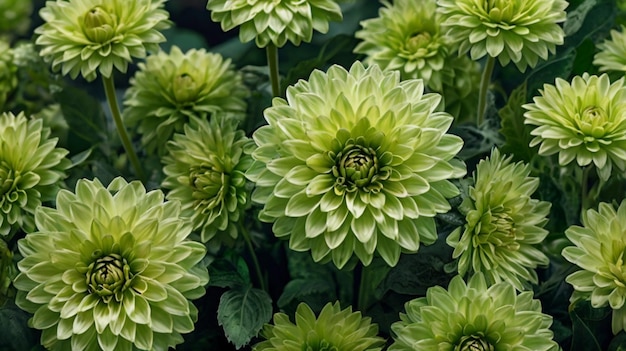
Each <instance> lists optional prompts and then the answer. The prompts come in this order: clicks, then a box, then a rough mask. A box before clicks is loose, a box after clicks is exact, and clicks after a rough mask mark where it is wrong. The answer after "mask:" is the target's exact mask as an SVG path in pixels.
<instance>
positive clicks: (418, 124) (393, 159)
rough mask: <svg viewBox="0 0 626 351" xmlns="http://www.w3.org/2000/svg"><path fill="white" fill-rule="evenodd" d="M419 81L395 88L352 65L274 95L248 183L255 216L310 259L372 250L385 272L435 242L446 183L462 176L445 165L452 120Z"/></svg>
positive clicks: (450, 188) (452, 139)
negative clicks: (270, 224)
mask: <svg viewBox="0 0 626 351" xmlns="http://www.w3.org/2000/svg"><path fill="white" fill-rule="evenodd" d="M440 99H441V97H440V95H439V94H424V85H423V82H422V80H421V79H412V80H406V81H403V82H400V74H399V72H397V71H390V72H383V71H381V69H380V68H379V67H378V66H376V65H374V66H370V67H369V68H367V69H366V68H364V67H363V65H362V64H361V63H360V62H356V63H355V64H353V65H352V67H351V68H350V71H346V70H345V69H344V68H342V67H340V66H336V65H335V66H332V67H331V68H330V69H329V70H328V73H324V72H321V71H314V72H313V73H312V74H311V77H310V78H309V80H308V81H305V80H301V81H299V82H298V83H296V84H295V85H294V86H291V87H289V88H288V89H287V99H286V100H284V99H282V98H275V99H274V101H273V106H272V107H269V108H268V109H266V110H265V119H266V120H267V122H268V125H266V126H263V127H261V128H259V129H258V130H257V131H256V132H255V133H254V135H253V138H254V140H255V141H256V143H257V145H258V146H259V147H258V148H257V149H256V150H255V151H254V152H253V154H252V157H253V158H254V159H255V162H254V164H253V165H252V167H251V169H250V170H249V171H248V172H247V175H248V177H249V178H250V179H251V180H252V181H254V182H256V189H255V191H254V193H253V194H252V200H253V201H255V202H257V203H261V204H264V205H265V206H264V208H263V209H262V211H261V213H260V219H261V220H263V221H266V222H274V226H273V231H274V234H275V235H276V236H277V237H289V246H290V248H291V249H293V250H296V251H306V250H311V253H312V255H313V259H314V260H315V261H322V260H324V261H328V260H330V258H332V260H333V262H334V263H335V265H336V266H337V267H343V266H344V265H345V264H346V263H347V261H348V260H349V259H350V257H351V256H352V254H353V253H355V254H356V256H357V257H358V258H359V259H360V260H361V261H362V262H363V263H364V264H366V265H368V264H369V263H370V262H371V260H372V257H373V255H374V252H378V253H379V254H380V255H381V256H382V257H383V259H384V260H385V261H386V262H387V263H388V264H389V265H391V266H394V265H395V264H396V263H397V262H398V259H399V257H400V252H401V251H405V252H416V251H417V250H418V248H419V245H420V242H423V243H426V244H430V243H432V242H434V241H435V239H436V238H437V232H436V229H435V221H434V219H433V217H434V216H435V215H436V214H437V213H443V212H447V211H448V210H449V209H450V205H449V204H448V201H447V200H446V198H450V197H452V196H455V195H457V194H458V193H459V191H458V189H457V188H456V187H455V186H454V185H453V184H452V183H451V182H450V181H449V180H448V179H450V178H458V177H461V176H463V175H464V174H465V172H466V170H465V166H464V164H463V163H462V162H460V161H458V160H455V159H453V158H454V156H455V155H456V154H457V152H458V151H459V150H460V149H461V147H462V145H463V141H462V139H460V138H459V137H457V136H454V135H450V134H446V131H447V130H448V128H449V127H450V124H451V123H452V116H450V115H449V114H447V113H445V112H435V109H436V108H437V106H438V105H439V101H440Z"/></svg>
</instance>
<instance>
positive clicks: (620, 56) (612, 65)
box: [593, 26, 626, 73]
mask: <svg viewBox="0 0 626 351" xmlns="http://www.w3.org/2000/svg"><path fill="white" fill-rule="evenodd" d="M625 30H626V27H625V26H622V27H621V31H617V30H612V31H611V39H610V40H609V39H607V40H605V41H603V42H602V43H600V44H598V50H599V52H598V53H596V54H595V56H594V57H593V64H594V65H596V66H599V67H600V71H602V72H604V71H618V72H622V73H626V33H624V31H625Z"/></svg>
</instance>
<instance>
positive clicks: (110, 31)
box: [83, 6, 115, 44]
mask: <svg viewBox="0 0 626 351" xmlns="http://www.w3.org/2000/svg"><path fill="white" fill-rule="evenodd" d="M83 30H84V31H85V36H87V38H88V39H89V40H91V41H93V42H95V43H99V44H105V43H107V42H109V41H110V40H111V39H113V36H114V35H115V22H114V21H113V17H111V15H110V14H109V13H108V12H107V11H106V10H105V9H103V8H102V7H101V6H96V7H94V8H92V9H91V10H89V11H88V12H87V13H86V14H85V18H84V19H83Z"/></svg>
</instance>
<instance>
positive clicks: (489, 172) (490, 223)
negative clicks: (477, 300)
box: [447, 149, 550, 290]
mask: <svg viewBox="0 0 626 351" xmlns="http://www.w3.org/2000/svg"><path fill="white" fill-rule="evenodd" d="M511 158H512V157H508V158H505V157H504V156H502V155H501V154H500V152H499V151H498V149H494V150H493V151H492V153H491V158H488V159H486V160H482V161H480V162H479V163H478V166H477V168H476V172H475V173H474V177H473V178H474V186H473V187H471V188H470V191H469V197H467V198H466V199H465V200H464V202H463V203H462V204H461V207H460V209H461V211H462V212H465V215H466V219H467V224H466V225H465V227H464V228H457V229H456V230H455V231H453V232H452V233H451V234H450V236H449V237H448V239H447V242H448V245H450V246H452V247H454V253H453V257H454V258H458V259H459V262H458V270H459V274H461V275H464V274H465V273H467V272H482V273H483V275H484V277H485V280H486V281H487V283H488V284H495V283H499V282H501V281H508V282H509V283H511V285H513V286H514V287H515V288H516V289H518V290H524V289H526V288H529V287H530V286H529V285H530V283H534V284H536V283H537V273H536V272H535V271H534V269H535V268H537V266H538V265H547V264H548V263H549V260H548V257H547V256H546V255H545V254H544V253H543V252H541V251H540V250H538V249H537V248H536V247H535V246H534V245H536V244H539V243H541V242H542V241H543V239H544V238H545V237H546V236H547V235H548V231H547V230H545V229H543V226H544V225H545V224H546V222H547V221H548V220H547V218H546V216H547V215H548V214H549V212H550V203H549V202H546V201H539V200H535V199H533V198H531V195H532V194H533V193H534V192H535V190H537V187H538V186H539V179H538V178H534V177H529V174H530V169H529V168H528V165H524V164H523V163H522V162H518V163H513V162H512V161H511Z"/></svg>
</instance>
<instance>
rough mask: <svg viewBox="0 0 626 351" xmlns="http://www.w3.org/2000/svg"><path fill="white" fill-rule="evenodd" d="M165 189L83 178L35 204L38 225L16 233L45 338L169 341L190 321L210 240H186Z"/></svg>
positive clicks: (27, 291)
mask: <svg viewBox="0 0 626 351" xmlns="http://www.w3.org/2000/svg"><path fill="white" fill-rule="evenodd" d="M163 198H164V196H163V193H162V192H161V191H159V190H155V191H151V192H146V189H145V188H144V187H143V185H142V184H141V183H140V182H138V181H135V182H131V183H127V182H126V181H125V180H124V179H122V178H116V179H114V180H113V181H112V182H111V184H110V185H109V186H108V187H106V188H105V187H104V186H103V185H102V184H101V183H100V182H99V181H98V180H94V181H90V180H85V179H81V180H79V181H78V183H77V184H76V192H75V193H72V192H70V191H67V190H61V191H60V192H59V193H58V196H57V201H56V205H57V208H56V209H52V208H48V207H39V208H38V210H37V213H36V220H37V227H38V229H39V231H38V232H35V233H30V234H28V235H26V237H25V238H24V239H21V240H20V241H19V242H18V245H19V250H20V253H21V254H22V256H24V258H23V259H22V260H21V261H20V262H19V263H18V268H19V270H20V272H21V273H20V274H19V275H18V276H17V277H16V278H15V281H14V285H15V287H16V288H17V289H18V290H19V291H18V295H17V298H16V303H17V305H18V306H19V307H21V308H22V309H24V310H26V311H28V312H31V313H34V315H33V317H32V318H31V320H30V325H31V326H32V327H34V328H36V329H41V330H42V334H41V344H42V345H43V346H45V347H46V348H48V349H52V350H70V349H75V350H85V349H86V350H93V349H102V350H131V349H135V348H136V349H141V350H166V349H167V348H168V347H173V346H175V345H176V344H179V343H181V342H182V341H183V338H182V336H181V333H188V332H191V331H192V330H193V329H194V322H195V321H196V319H197V313H198V310H197V309H196V308H195V306H194V305H193V304H192V303H191V302H190V301H189V300H190V299H196V298H198V297H200V296H202V295H203V294H204V285H205V284H206V283H207V282H208V273H207V270H206V268H205V267H203V266H200V265H198V262H200V261H201V260H202V258H203V257H204V254H205V248H204V245H202V244H201V243H198V242H192V241H189V240H186V238H187V236H188V234H189V232H190V230H191V228H190V227H189V226H188V225H187V224H186V222H185V221H184V220H183V219H182V218H181V217H180V205H179V203H178V202H164V201H163Z"/></svg>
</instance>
